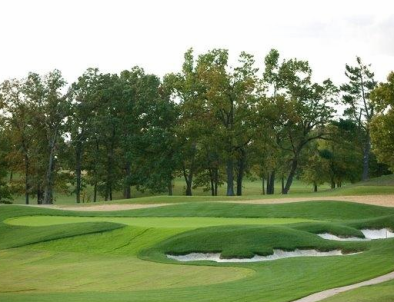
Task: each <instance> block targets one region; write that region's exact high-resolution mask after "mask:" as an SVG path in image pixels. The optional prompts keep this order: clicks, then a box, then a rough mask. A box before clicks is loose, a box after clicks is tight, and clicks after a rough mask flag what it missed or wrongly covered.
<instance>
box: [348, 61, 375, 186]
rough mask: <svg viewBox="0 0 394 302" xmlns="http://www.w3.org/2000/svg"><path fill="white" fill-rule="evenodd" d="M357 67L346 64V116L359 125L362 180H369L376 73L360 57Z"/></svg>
mask: <svg viewBox="0 0 394 302" xmlns="http://www.w3.org/2000/svg"><path fill="white" fill-rule="evenodd" d="M356 62H357V63H356V65H355V66H350V65H348V64H346V71H345V75H346V76H347V78H348V79H349V81H348V83H346V84H343V85H342V86H341V90H342V92H343V103H344V104H345V105H346V106H347V108H346V110H345V114H346V115H347V116H349V117H350V118H352V119H353V120H354V121H355V122H356V123H357V125H358V128H359V138H360V142H361V143H362V145H363V173H362V179H363V180H366V179H368V178H369V159H370V153H371V135H370V123H371V120H372V118H373V116H374V114H375V105H374V103H373V102H371V100H370V94H371V91H372V90H373V89H374V88H375V86H376V82H375V80H374V73H373V72H372V71H371V70H370V66H371V65H365V64H364V63H363V62H362V61H361V58H360V57H357V58H356Z"/></svg>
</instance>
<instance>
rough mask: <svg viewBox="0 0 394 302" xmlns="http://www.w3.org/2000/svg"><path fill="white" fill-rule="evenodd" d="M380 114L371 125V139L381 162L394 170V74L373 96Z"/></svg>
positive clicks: (391, 74) (380, 85)
mask: <svg viewBox="0 0 394 302" xmlns="http://www.w3.org/2000/svg"><path fill="white" fill-rule="evenodd" d="M371 98H372V100H373V101H374V104H375V106H376V107H377V109H378V114H377V115H376V116H375V118H374V119H373V120H372V123H371V137H372V142H373V148H374V152H375V153H376V155H377V158H378V159H379V161H381V162H383V163H386V164H388V165H389V166H390V168H391V169H392V170H393V169H394V157H393V154H394V152H393V151H394V131H393V130H394V111H393V105H394V73H393V72H391V73H390V74H389V75H388V77H387V82H386V83H381V84H379V86H378V87H376V88H375V90H374V91H373V92H372V94H371Z"/></svg>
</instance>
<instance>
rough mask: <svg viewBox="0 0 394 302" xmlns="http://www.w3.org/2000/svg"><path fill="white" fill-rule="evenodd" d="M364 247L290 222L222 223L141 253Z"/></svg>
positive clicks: (237, 254) (230, 254)
mask: <svg viewBox="0 0 394 302" xmlns="http://www.w3.org/2000/svg"><path fill="white" fill-rule="evenodd" d="M367 247H368V245H367V244H365V242H363V243H360V242H357V243H356V242H352V243H344V242H335V241H329V240H324V239H322V238H320V237H318V236H316V235H315V234H312V233H309V232H307V231H300V230H296V229H293V228H291V227H290V226H223V227H209V228H203V229H197V230H195V231H190V232H185V233H182V234H179V235H177V236H174V237H172V238H170V239H167V240H165V241H164V242H161V243H159V244H158V245H156V246H155V247H154V248H152V249H151V250H148V251H146V252H145V253H144V254H143V256H145V257H147V258H149V257H152V258H155V256H156V257H158V259H161V260H162V261H164V259H165V258H166V256H165V255H166V254H173V255H184V254H188V253H192V252H204V253H207V252H208V253H221V255H222V258H251V257H253V256H254V255H261V256H266V255H271V254H273V249H281V250H286V251H293V250H295V249H297V248H299V249H316V250H319V251H331V250H337V249H339V250H342V251H343V252H344V253H355V252H359V251H362V250H365V249H366V248H367ZM168 261H171V262H174V261H175V260H168Z"/></svg>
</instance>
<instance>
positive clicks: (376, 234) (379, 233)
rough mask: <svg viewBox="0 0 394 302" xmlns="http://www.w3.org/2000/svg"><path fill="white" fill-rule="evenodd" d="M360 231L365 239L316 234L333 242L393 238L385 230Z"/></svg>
mask: <svg viewBox="0 0 394 302" xmlns="http://www.w3.org/2000/svg"><path fill="white" fill-rule="evenodd" d="M360 231H361V232H362V233H363V234H364V237H365V238H360V237H340V236H337V235H333V234H330V233H322V234H317V235H318V236H319V237H321V238H323V239H327V240H335V241H370V240H377V239H388V238H394V233H393V232H392V231H391V230H389V229H387V228H383V229H378V230H373V229H363V230H360Z"/></svg>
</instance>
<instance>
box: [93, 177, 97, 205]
mask: <svg viewBox="0 0 394 302" xmlns="http://www.w3.org/2000/svg"><path fill="white" fill-rule="evenodd" d="M96 201H97V179H95V181H94V189H93V202H96Z"/></svg>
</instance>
